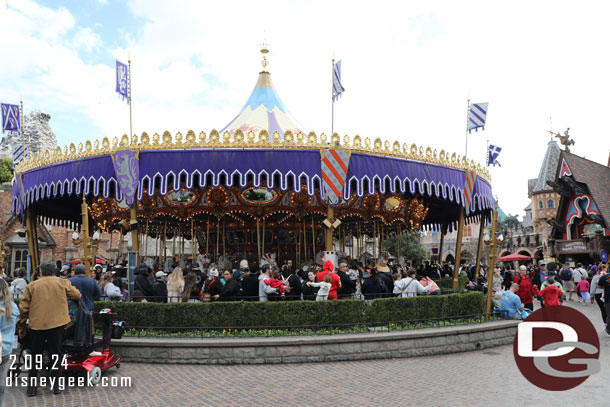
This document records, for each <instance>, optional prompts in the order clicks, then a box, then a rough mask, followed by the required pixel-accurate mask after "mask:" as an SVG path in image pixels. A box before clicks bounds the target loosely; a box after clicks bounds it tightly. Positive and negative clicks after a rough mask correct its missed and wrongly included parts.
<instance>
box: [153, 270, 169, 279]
mask: <svg viewBox="0 0 610 407" xmlns="http://www.w3.org/2000/svg"><path fill="white" fill-rule="evenodd" d="M166 275H167V273H164V272H163V271H157V274H155V276H156V277H157V278H159V277H163V276H166Z"/></svg>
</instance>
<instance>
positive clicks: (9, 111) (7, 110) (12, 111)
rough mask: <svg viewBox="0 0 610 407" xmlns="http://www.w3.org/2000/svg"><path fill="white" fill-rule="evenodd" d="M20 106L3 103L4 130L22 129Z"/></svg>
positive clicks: (17, 130)
mask: <svg viewBox="0 0 610 407" xmlns="http://www.w3.org/2000/svg"><path fill="white" fill-rule="evenodd" d="M20 119H21V117H20V114H19V106H17V105H6V104H4V103H2V132H5V131H16V132H19V131H20V130H21V120H20Z"/></svg>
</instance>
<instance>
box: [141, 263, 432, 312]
mask: <svg viewBox="0 0 610 407" xmlns="http://www.w3.org/2000/svg"><path fill="white" fill-rule="evenodd" d="M337 263H338V264H337V265H335V264H333V262H332V261H330V260H327V261H326V262H324V264H323V265H322V266H321V267H319V266H315V265H313V266H303V267H302V268H301V269H299V270H296V269H294V268H293V267H292V266H291V265H290V264H286V265H284V266H282V267H281V268H280V267H277V266H276V265H274V264H270V263H264V264H261V265H260V266H259V265H258V264H256V263H249V262H248V261H247V260H241V261H240V262H239V265H238V268H234V269H229V268H219V267H217V266H216V265H214V264H212V265H210V267H208V268H207V269H206V270H201V269H200V266H199V265H198V264H197V263H195V264H187V265H186V266H185V267H184V268H181V267H179V266H176V267H174V268H173V270H172V271H171V273H169V275H168V273H166V272H164V271H163V270H159V269H158V267H157V266H156V265H155V266H152V267H151V266H149V265H147V264H145V263H142V264H140V265H138V267H137V268H136V270H135V283H134V291H133V295H132V298H131V299H132V300H134V301H152V302H198V301H203V302H210V301H235V300H243V301H280V300H286V301H294V300H310V301H323V300H337V299H352V298H363V299H365V300H374V299H376V298H382V297H390V296H401V297H409V296H415V295H440V294H441V290H440V288H439V287H438V285H437V284H436V283H435V282H434V280H436V279H438V278H440V274H439V273H438V270H436V269H435V268H434V267H432V266H431V265H430V264H428V263H427V264H424V265H422V266H419V267H418V268H417V269H416V268H409V267H406V268H403V267H401V266H398V265H388V264H387V263H386V262H385V261H381V262H380V263H379V264H377V265H376V266H372V267H365V266H364V265H363V264H361V263H359V262H356V261H351V260H339V261H338V262H337Z"/></svg>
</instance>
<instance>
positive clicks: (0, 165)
mask: <svg viewBox="0 0 610 407" xmlns="http://www.w3.org/2000/svg"><path fill="white" fill-rule="evenodd" d="M12 179H13V162H12V161H11V159H10V158H3V159H1V160H0V183H2V182H11V180H12Z"/></svg>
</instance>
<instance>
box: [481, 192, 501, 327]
mask: <svg viewBox="0 0 610 407" xmlns="http://www.w3.org/2000/svg"><path fill="white" fill-rule="evenodd" d="M481 224H482V223H481ZM497 229H498V203H497V202H496V208H495V210H494V214H493V218H492V221H491V236H490V239H489V246H488V247H487V249H488V251H489V252H488V262H489V267H488V270H487V303H486V304H485V320H486V321H487V320H489V312H490V311H491V283H492V282H493V270H494V268H495V267H496V260H497V258H498V254H497V247H498V246H499V244H500V243H501V241H500V240H499V239H498V238H496V232H497Z"/></svg>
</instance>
